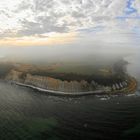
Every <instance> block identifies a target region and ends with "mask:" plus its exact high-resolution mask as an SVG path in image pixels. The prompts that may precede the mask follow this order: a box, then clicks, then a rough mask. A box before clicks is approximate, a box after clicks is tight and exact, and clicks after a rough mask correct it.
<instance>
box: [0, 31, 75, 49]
mask: <svg viewBox="0 0 140 140" xmlns="http://www.w3.org/2000/svg"><path fill="white" fill-rule="evenodd" d="M76 36H77V33H76V32H71V33H61V34H60V33H51V34H48V35H42V36H40V35H39V36H38V35H36V36H30V37H15V38H4V39H0V46H2V47H3V46H8V47H9V46H15V47H19V46H53V45H60V44H68V43H72V42H73V41H74V40H75V39H76Z"/></svg>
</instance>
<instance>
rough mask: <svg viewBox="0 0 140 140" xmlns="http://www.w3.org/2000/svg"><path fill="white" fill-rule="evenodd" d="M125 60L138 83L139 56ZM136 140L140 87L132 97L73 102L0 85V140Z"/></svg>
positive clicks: (85, 98)
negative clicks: (127, 61)
mask: <svg viewBox="0 0 140 140" xmlns="http://www.w3.org/2000/svg"><path fill="white" fill-rule="evenodd" d="M126 59H127V60H129V62H130V63H129V65H128V72H129V73H130V74H131V75H133V76H134V77H136V78H137V81H138V82H139V81H140V72H139V70H140V68H139V67H140V66H139V60H140V59H139V56H135V57H134V56H128V57H127V58H126ZM136 60H137V61H136ZM139 139H140V87H139V85H138V89H137V91H136V92H135V93H134V94H131V95H119V96H118V95H116V96H103V95H102V96H93V95H90V96H82V97H75V98H74V97H64V96H52V95H50V94H47V93H41V92H38V91H35V90H33V89H30V88H26V87H21V86H18V85H14V84H10V83H7V82H4V81H2V80H1V81H0V140H139Z"/></svg>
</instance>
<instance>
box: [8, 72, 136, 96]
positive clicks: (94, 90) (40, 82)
mask: <svg viewBox="0 0 140 140" xmlns="http://www.w3.org/2000/svg"><path fill="white" fill-rule="evenodd" d="M21 74H22V73H21V72H17V71H14V70H13V71H11V73H9V75H7V77H6V80H7V81H10V82H11V83H14V84H16V85H19V86H24V87H29V88H32V89H35V90H38V91H41V92H46V93H49V94H51V95H66V96H67V95H69V96H83V95H106V94H108V95H115V94H131V93H134V92H135V90H136V88H137V81H136V80H135V78H133V77H130V76H129V77H128V78H127V80H124V81H122V82H119V83H115V84H112V86H104V85H99V84H98V83H96V82H95V81H94V80H92V81H91V83H88V82H87V81H85V80H82V81H79V82H78V81H62V80H60V79H55V78H52V77H44V76H38V75H31V74H26V76H25V78H21Z"/></svg>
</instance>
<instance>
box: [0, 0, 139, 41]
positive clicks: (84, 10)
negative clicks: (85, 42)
mask: <svg viewBox="0 0 140 140" xmlns="http://www.w3.org/2000/svg"><path fill="white" fill-rule="evenodd" d="M139 13H140V3H139V0H12V1H11V0H5V1H0V20H1V21H3V22H1V23H0V38H1V39H4V38H15V39H17V38H23V37H29V38H30V37H35V38H37V37H38V38H46V36H47V38H49V34H50V33H60V34H65V33H71V32H78V33H79V32H81V33H82V34H83V32H84V33H85V34H88V33H90V32H92V33H93V34H96V33H97V32H101V33H102V34H105V33H108V32H110V34H113V33H114V30H118V32H119V31H120V30H125V32H127V30H128V33H129V31H130V30H132V31H136V30H134V29H136V27H137V28H138V27H139V23H140V20H139V19H140V18H139ZM44 34H45V36H44ZM120 34H121V32H120ZM79 36H80V33H79Z"/></svg>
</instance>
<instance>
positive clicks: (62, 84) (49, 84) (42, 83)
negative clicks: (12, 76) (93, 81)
mask: <svg viewBox="0 0 140 140" xmlns="http://www.w3.org/2000/svg"><path fill="white" fill-rule="evenodd" d="M24 83H25V84H31V85H34V86H38V87H41V88H45V89H49V90H56V91H64V92H82V91H89V90H94V87H93V86H92V85H90V84H88V83H87V82H86V81H85V80H82V81H81V82H77V81H70V82H68V81H62V80H59V79H55V78H51V77H43V76H32V75H31V74H27V76H26V78H25V81H24Z"/></svg>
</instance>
